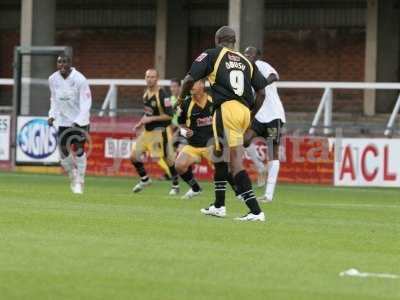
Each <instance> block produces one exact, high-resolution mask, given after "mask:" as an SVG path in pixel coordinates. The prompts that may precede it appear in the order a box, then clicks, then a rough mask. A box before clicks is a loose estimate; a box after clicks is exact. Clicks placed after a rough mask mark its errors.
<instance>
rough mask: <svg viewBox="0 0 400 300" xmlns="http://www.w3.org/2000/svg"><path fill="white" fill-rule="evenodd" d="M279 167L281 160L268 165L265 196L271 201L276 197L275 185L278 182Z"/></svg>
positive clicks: (270, 162)
mask: <svg viewBox="0 0 400 300" xmlns="http://www.w3.org/2000/svg"><path fill="white" fill-rule="evenodd" d="M279 166H280V162H279V160H272V161H269V162H268V164H267V168H268V178H267V186H266V188H265V196H266V197H267V198H268V199H270V200H272V198H273V197H274V191H275V185H276V181H277V180H278V173H279Z"/></svg>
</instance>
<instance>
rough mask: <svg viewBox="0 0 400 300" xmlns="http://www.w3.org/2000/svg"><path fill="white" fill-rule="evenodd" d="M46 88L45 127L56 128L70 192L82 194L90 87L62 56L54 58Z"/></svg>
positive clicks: (66, 58)
mask: <svg viewBox="0 0 400 300" xmlns="http://www.w3.org/2000/svg"><path fill="white" fill-rule="evenodd" d="M49 88H50V94H51V96H50V111H49V119H48V124H49V125H50V126H53V125H55V124H56V125H57V126H58V143H59V147H60V156H61V165H62V166H63V168H64V170H65V171H66V172H67V174H68V175H69V178H70V180H71V190H72V192H73V193H75V194H82V193H83V184H84V180H85V173H86V165H87V158H86V153H85V149H84V146H85V142H86V139H87V137H88V132H89V118H90V108H91V106H92V95H91V92H90V87H89V84H88V81H87V79H86V78H85V76H83V75H82V73H80V72H79V71H77V70H76V69H75V68H73V67H71V58H70V57H68V56H67V55H64V54H62V55H60V56H58V58H57V71H56V72H54V73H53V74H52V75H51V76H50V77H49ZM73 147H74V148H75V154H76V155H75V159H74V157H73V151H72V150H73V149H72V148H73Z"/></svg>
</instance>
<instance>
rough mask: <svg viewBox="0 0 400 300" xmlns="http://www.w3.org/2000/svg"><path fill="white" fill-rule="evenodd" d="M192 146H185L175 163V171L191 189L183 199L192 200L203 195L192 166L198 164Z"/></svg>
mask: <svg viewBox="0 0 400 300" xmlns="http://www.w3.org/2000/svg"><path fill="white" fill-rule="evenodd" d="M192 148H193V147H191V146H185V147H183V148H182V150H181V151H180V152H179V154H178V157H177V159H176V161H175V169H176V171H177V172H178V174H179V175H180V176H181V178H182V179H183V181H185V182H186V183H187V184H188V185H189V186H190V189H189V191H187V193H186V194H185V195H184V196H182V199H190V198H193V197H196V196H198V195H200V194H201V188H200V185H199V184H198V182H197V181H196V179H195V178H194V175H193V171H192V167H191V166H192V165H193V164H194V163H196V162H198V157H197V156H196V155H195V153H192V152H193V151H192Z"/></svg>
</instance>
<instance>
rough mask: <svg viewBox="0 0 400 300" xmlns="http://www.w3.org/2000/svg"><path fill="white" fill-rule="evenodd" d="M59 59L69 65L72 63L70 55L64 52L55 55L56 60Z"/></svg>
mask: <svg viewBox="0 0 400 300" xmlns="http://www.w3.org/2000/svg"><path fill="white" fill-rule="evenodd" d="M59 57H60V58H63V59H66V60H67V61H68V62H69V63H72V57H71V55H70V54H67V53H65V52H62V53H60V54H58V55H57V59H58V58H59Z"/></svg>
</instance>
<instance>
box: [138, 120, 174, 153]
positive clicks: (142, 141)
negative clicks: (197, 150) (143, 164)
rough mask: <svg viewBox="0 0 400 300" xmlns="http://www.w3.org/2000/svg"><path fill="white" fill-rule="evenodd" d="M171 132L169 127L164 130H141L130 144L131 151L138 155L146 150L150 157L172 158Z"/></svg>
mask: <svg viewBox="0 0 400 300" xmlns="http://www.w3.org/2000/svg"><path fill="white" fill-rule="evenodd" d="M171 140H172V133H171V128H170V127H167V129H166V130H152V131H146V130H145V131H143V132H142V133H141V134H140V135H139V137H138V138H137V139H136V143H133V145H132V152H134V151H135V152H136V156H137V157H138V156H140V155H141V154H142V153H144V152H148V153H149V154H150V156H151V157H152V158H164V157H165V158H172V157H173V149H172V142H171ZM172 159H173V158H172Z"/></svg>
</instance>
